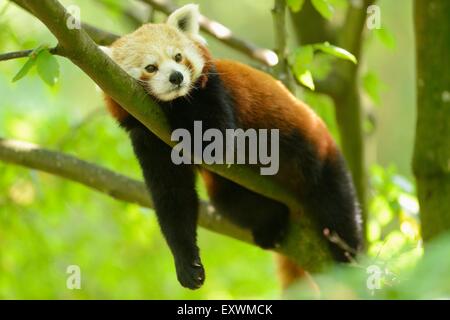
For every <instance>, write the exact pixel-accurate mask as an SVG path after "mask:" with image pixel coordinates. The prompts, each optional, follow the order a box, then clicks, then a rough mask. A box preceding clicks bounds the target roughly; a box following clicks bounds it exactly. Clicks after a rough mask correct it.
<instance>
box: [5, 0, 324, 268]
mask: <svg viewBox="0 0 450 320" xmlns="http://www.w3.org/2000/svg"><path fill="white" fill-rule="evenodd" d="M13 1H14V2H18V3H22V4H26V6H27V7H28V8H29V9H30V10H31V11H32V12H33V14H34V15H35V16H36V17H37V18H38V19H40V20H41V21H42V22H43V23H44V24H45V25H46V26H47V27H48V29H49V30H50V31H51V32H52V33H53V34H54V35H55V36H56V38H57V39H58V40H59V44H58V52H59V53H61V54H62V55H63V56H66V57H68V58H69V59H70V60H71V61H72V62H73V63H75V64H76V65H77V66H78V67H80V68H81V69H82V70H83V71H84V72H85V73H86V74H87V75H88V76H90V77H91V78H92V79H93V80H94V81H95V82H96V83H97V84H98V85H99V86H100V87H101V88H102V89H103V90H104V91H105V93H106V94H108V95H109V96H111V97H112V98H113V99H114V100H115V101H117V102H118V103H119V104H120V105H121V106H123V108H124V109H126V110H127V111H128V112H129V113H130V114H131V115H133V116H134V117H135V118H136V119H138V120H139V121H140V122H142V123H143V124H144V125H145V126H146V127H147V128H148V129H149V130H151V131H152V132H153V133H154V134H156V135H157V136H158V137H159V138H160V139H162V140H163V141H164V142H166V143H167V144H169V145H172V146H173V145H174V143H173V142H172V141H171V139H170V128H169V126H168V123H167V120H166V118H165V116H164V113H163V112H162V110H161V109H160V107H159V106H158V105H157V104H156V103H155V102H154V101H152V100H151V99H149V96H148V94H147V93H146V91H145V90H144V88H142V87H141V86H140V85H139V84H138V83H137V82H136V81H135V80H134V79H133V78H131V77H130V76H129V75H128V74H127V73H126V72H125V71H123V70H122V69H121V68H120V67H119V66H118V65H117V64H115V63H114V62H113V61H112V60H111V59H110V58H109V57H107V56H106V55H105V54H104V53H103V52H102V51H101V50H100V49H99V48H98V47H97V45H96V44H95V43H94V42H93V41H92V39H91V38H90V37H89V36H88V34H87V33H86V32H85V31H84V30H82V29H81V30H76V29H73V30H70V29H67V28H66V24H65V22H66V19H67V18H69V17H70V15H69V14H68V13H67V12H66V10H65V9H64V7H63V6H61V4H60V3H59V2H58V1H56V0H42V1H39V2H36V1H32V0H13ZM71 18H73V17H71ZM202 166H203V167H204V168H205V169H207V170H210V171H212V172H215V173H217V174H219V175H221V176H223V177H226V178H228V179H229V180H231V181H234V182H236V183H238V184H241V185H243V186H244V187H246V188H248V189H249V190H252V191H254V192H257V193H260V194H262V195H264V196H266V197H268V198H271V199H274V200H277V201H280V202H282V203H285V204H286V205H287V206H288V207H289V208H290V209H291V212H293V213H297V214H300V212H301V210H302V208H301V204H300V203H299V199H298V196H297V194H296V193H295V192H293V190H288V189H286V188H285V187H284V186H282V185H281V184H280V183H278V182H276V181H275V179H273V177H269V176H261V175H259V174H258V173H257V172H255V171H253V170H251V169H250V168H248V167H247V166H245V165H233V166H231V167H227V166H225V165H206V164H202ZM280 251H281V252H283V253H285V254H286V255H288V256H289V257H291V258H292V259H293V260H295V261H297V262H298V263H299V264H300V265H302V266H303V267H304V268H305V269H306V270H309V271H312V272H314V271H317V270H320V269H322V268H323V267H324V265H325V264H326V263H327V262H329V261H330V255H329V251H328V246H327V244H326V242H325V239H324V237H323V235H319V233H318V231H317V228H315V227H314V222H313V220H312V217H310V216H308V215H304V214H302V215H301V219H298V221H292V228H291V230H290V232H289V234H288V236H287V239H286V240H285V243H283V245H282V247H281V248H280Z"/></svg>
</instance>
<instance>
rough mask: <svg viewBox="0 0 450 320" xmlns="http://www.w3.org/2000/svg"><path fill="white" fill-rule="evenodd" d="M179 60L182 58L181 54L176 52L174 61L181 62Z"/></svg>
mask: <svg viewBox="0 0 450 320" xmlns="http://www.w3.org/2000/svg"><path fill="white" fill-rule="evenodd" d="M181 60H183V56H182V55H181V53H177V54H176V55H175V61H176V62H181Z"/></svg>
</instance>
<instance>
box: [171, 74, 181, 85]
mask: <svg viewBox="0 0 450 320" xmlns="http://www.w3.org/2000/svg"><path fill="white" fill-rule="evenodd" d="M183 79H184V77H183V74H182V73H181V72H179V71H174V72H172V74H171V75H170V77H169V81H170V83H172V84H175V85H180V84H181V83H182V82H183Z"/></svg>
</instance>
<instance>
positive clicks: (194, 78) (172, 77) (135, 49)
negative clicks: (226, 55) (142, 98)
mask: <svg viewBox="0 0 450 320" xmlns="http://www.w3.org/2000/svg"><path fill="white" fill-rule="evenodd" d="M199 16H200V13H199V9H198V6H197V5H193V4H190V5H186V6H184V7H182V8H180V9H178V10H176V11H175V12H173V13H172V14H171V15H170V16H169V18H168V20H167V22H166V23H162V24H146V25H143V26H142V27H140V28H139V29H137V30H136V31H134V32H133V33H131V34H128V35H125V36H123V37H121V38H120V39H118V40H117V41H115V42H114V43H113V44H112V45H111V46H110V47H108V48H105V47H103V48H102V49H103V50H104V51H105V52H106V53H107V54H108V55H109V56H110V57H111V58H112V59H113V60H114V61H115V62H116V63H117V64H119V65H120V66H121V67H122V68H123V69H124V70H125V71H126V72H128V73H129V74H130V75H131V76H132V77H134V78H136V79H137V80H138V81H140V82H141V83H142V84H143V85H144V87H145V88H146V89H147V90H148V92H149V94H150V95H152V96H153V97H155V98H157V99H159V100H162V101H171V100H174V99H176V98H178V97H182V96H185V95H187V94H188V93H189V92H190V90H191V89H192V88H193V87H194V85H195V84H196V83H197V82H198V81H199V79H200V82H202V79H201V77H203V76H204V73H205V69H206V66H207V65H208V63H209V61H208V60H209V56H208V54H207V50H206V48H205V44H206V41H205V40H204V39H203V38H202V37H201V36H200V34H199Z"/></svg>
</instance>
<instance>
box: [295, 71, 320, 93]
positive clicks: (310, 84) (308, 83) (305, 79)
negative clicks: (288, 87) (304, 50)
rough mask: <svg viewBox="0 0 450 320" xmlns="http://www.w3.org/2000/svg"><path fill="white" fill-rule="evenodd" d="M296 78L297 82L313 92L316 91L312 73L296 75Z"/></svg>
mask: <svg viewBox="0 0 450 320" xmlns="http://www.w3.org/2000/svg"><path fill="white" fill-rule="evenodd" d="M295 76H296V77H297V80H298V81H299V82H300V83H301V84H303V85H304V86H305V87H307V88H309V89H311V90H312V91H314V90H315V89H316V86H315V85H314V80H313V76H312V73H311V71H309V70H306V71H305V72H303V73H302V74H298V75H297V74H296V75H295Z"/></svg>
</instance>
